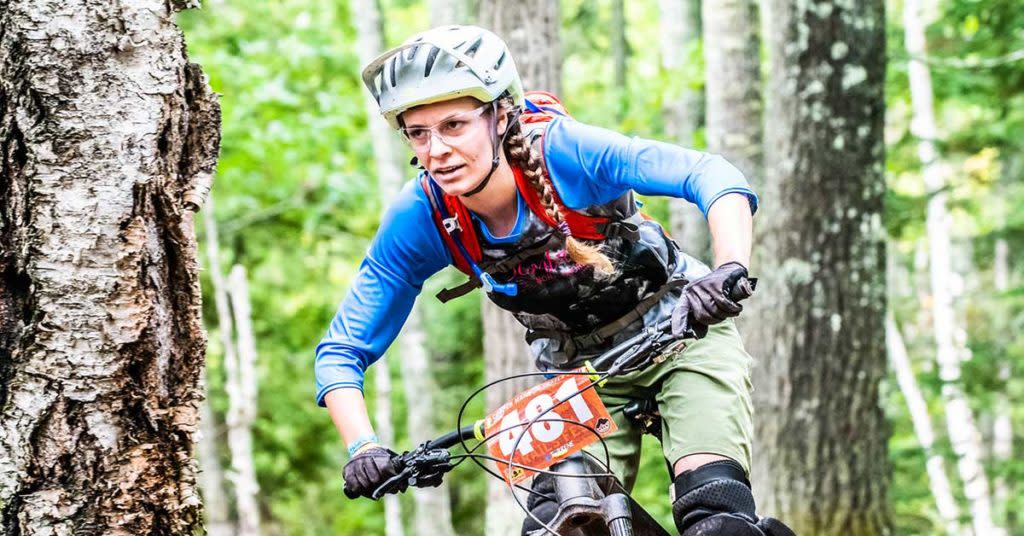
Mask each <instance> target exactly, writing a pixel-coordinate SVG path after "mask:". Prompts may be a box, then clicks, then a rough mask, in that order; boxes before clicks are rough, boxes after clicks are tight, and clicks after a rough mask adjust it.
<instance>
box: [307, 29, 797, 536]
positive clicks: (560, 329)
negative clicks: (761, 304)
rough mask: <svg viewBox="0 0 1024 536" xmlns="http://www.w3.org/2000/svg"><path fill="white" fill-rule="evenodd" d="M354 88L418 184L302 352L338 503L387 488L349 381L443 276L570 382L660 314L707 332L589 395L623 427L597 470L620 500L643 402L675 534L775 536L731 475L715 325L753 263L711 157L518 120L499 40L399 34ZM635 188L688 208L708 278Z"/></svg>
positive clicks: (462, 33)
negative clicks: (359, 88)
mask: <svg viewBox="0 0 1024 536" xmlns="http://www.w3.org/2000/svg"><path fill="white" fill-rule="evenodd" d="M363 80H364V82H365V83H366V85H367V87H368V89H369V90H370V92H371V93H372V94H373V96H374V98H375V99H376V101H377V103H378V105H379V106H380V111H381V113H382V115H383V116H384V118H385V119H386V120H387V121H388V122H389V123H390V124H391V125H392V127H394V128H396V129H398V130H400V131H401V133H402V135H403V137H404V138H405V139H406V141H407V142H408V143H409V145H410V147H411V148H412V150H413V151H414V152H415V160H414V162H415V161H418V163H419V165H420V166H421V167H422V168H423V170H424V171H423V173H421V174H420V177H419V178H418V180H415V181H411V182H410V183H409V184H407V185H406V187H405V188H404V189H403V191H402V192H401V194H400V195H399V196H398V197H397V198H396V199H395V200H394V202H393V204H392V205H391V207H390V208H389V210H388V211H387V213H386V215H385V216H384V218H383V220H382V222H381V226H380V229H379V231H378V233H377V236H376V238H375V239H374V241H373V243H372V244H371V246H370V248H369V251H368V253H367V255H366V258H365V259H364V261H363V263H362V265H361V267H360V270H359V273H358V276H357V277H356V280H355V281H354V283H353V285H352V287H351V288H350V289H349V291H348V294H347V295H346V297H345V299H344V300H343V301H342V303H341V306H340V307H339V310H338V312H337V314H336V316H335V318H334V320H333V321H332V323H331V325H330V328H329V330H328V332H327V335H326V336H325V337H324V339H323V340H322V341H321V343H320V345H319V346H318V347H317V358H316V379H317V402H318V403H319V404H320V405H325V406H326V407H327V408H328V410H329V412H330V415H331V418H332V419H333V421H334V423H335V425H336V427H337V429H338V431H339V433H340V434H341V436H342V437H343V439H344V440H345V442H346V443H347V444H348V446H349V454H350V456H351V457H350V460H349V462H348V463H347V464H346V466H345V471H344V476H345V486H346V488H348V489H349V490H350V491H353V492H355V493H357V494H361V495H367V496H368V494H369V493H371V492H372V491H373V490H374V489H375V488H376V487H377V486H378V485H379V484H380V483H382V482H383V481H384V480H386V479H387V478H389V477H390V476H393V474H394V473H393V470H392V469H391V467H390V464H389V463H388V459H389V456H390V454H389V451H388V450H387V449H386V448H384V447H383V446H381V445H379V444H378V440H377V438H376V436H375V435H374V434H373V429H372V427H371V425H370V419H369V416H368V414H367V410H366V405H365V402H364V399H363V396H362V380H363V372H364V371H365V369H366V367H368V366H369V365H370V364H371V363H373V362H374V361H376V360H377V359H378V358H379V357H380V356H381V355H382V354H383V353H384V350H385V349H386V348H387V347H388V346H389V345H390V343H391V342H392V341H393V340H394V338H395V336H396V334H397V333H398V331H399V329H400V328H401V325H402V323H404V321H405V318H406V317H407V315H408V312H409V310H410V309H411V307H412V305H413V301H414V300H415V297H416V295H417V294H418V293H419V291H420V289H421V288H422V284H423V282H424V281H425V280H426V279H427V278H428V277H430V276H431V275H432V274H434V273H436V272H437V271H439V270H441V269H442V268H444V267H445V266H447V265H449V264H452V263H455V264H457V265H459V266H460V267H461V268H462V269H464V270H465V271H467V272H470V273H474V274H476V275H477V276H478V277H477V279H476V280H475V281H476V283H477V284H479V285H480V286H483V287H484V289H485V291H487V292H488V297H489V298H491V299H492V300H493V301H494V302H495V303H496V304H497V305H498V306H500V307H502V308H504V309H507V310H509V311H511V312H512V313H513V314H514V315H515V317H516V318H517V319H518V320H519V321H520V322H521V323H522V324H523V325H525V326H526V327H527V328H528V334H529V336H528V340H529V341H530V342H531V349H532V350H533V353H534V357H535V359H536V361H537V364H538V365H539V366H540V367H541V368H543V369H553V368H567V367H572V366H574V365H576V364H578V363H579V362H581V360H582V359H585V358H586V357H587V356H591V355H594V354H596V353H600V352H601V351H602V350H603V349H606V348H608V347H609V345H611V344H613V343H614V342H616V341H618V340H621V339H622V338H624V337H628V336H630V335H633V334H635V333H636V332H637V331H639V330H640V329H641V328H643V327H644V326H648V325H651V324H653V323H656V322H658V321H660V320H663V319H665V318H669V317H673V320H674V321H673V330H674V331H676V332H677V334H682V333H684V332H687V331H688V330H690V329H695V328H697V327H698V325H697V324H695V323H699V324H700V325H703V326H711V327H710V329H709V330H707V335H706V336H705V337H704V338H703V339H701V340H699V341H696V342H693V343H692V344H690V345H688V346H687V347H686V348H685V349H682V350H676V351H673V352H672V355H669V356H665V357H666V358H667V359H666V360H665V361H664V362H662V363H661V364H659V365H657V366H654V367H650V368H649V369H647V370H644V371H641V372H638V373H633V374H630V375H626V376H623V377H619V378H617V379H615V380H613V381H611V382H609V384H608V385H607V386H606V387H604V388H602V390H601V396H602V398H603V399H604V401H605V403H606V405H607V406H608V407H609V410H611V411H612V414H613V415H615V418H616V421H617V424H618V426H619V431H618V432H616V433H615V434H614V435H613V436H612V437H610V438H608V445H609V448H610V449H611V454H612V469H613V470H614V471H615V473H616V474H617V475H618V476H619V478H620V479H621V480H622V482H623V483H624V484H625V485H626V486H627V488H631V487H632V485H633V483H634V481H635V477H636V469H637V464H638V462H639V458H638V456H639V450H640V430H639V429H638V428H637V427H636V425H634V424H631V423H629V422H626V421H625V420H624V419H622V415H621V408H622V405H623V404H624V403H625V402H627V401H628V397H629V395H631V394H632V393H635V392H636V391H637V390H643V389H646V390H652V389H654V390H656V391H657V392H658V402H659V408H660V411H661V414H662V416H663V420H664V434H663V447H664V454H665V457H666V459H667V460H669V461H670V463H671V467H672V469H673V473H674V475H675V483H674V491H675V493H674V495H675V498H674V502H673V514H674V518H675V520H676V524H677V527H678V528H679V531H680V533H681V534H686V535H691V534H709V535H710V534H730V535H737V534H739V535H744V534H750V535H763V534H772V533H773V532H772V530H773V529H771V528H770V527H771V526H774V527H776V528H775V529H774V530H775V531H776V532H774V534H789V532H788V529H787V532H782V531H781V530H782V529H781V528H779V525H781V524H778V522H777V521H774V520H771V521H767V522H766V520H764V519H762V520H760V521H759V520H758V519H757V517H756V516H755V515H754V503H753V496H752V494H751V491H750V487H749V484H748V482H747V479H746V475H747V472H748V471H749V468H750V444H751V435H752V424H751V413H752V407H751V401H750V382H749V368H750V357H749V356H748V355H747V353H746V352H745V351H744V350H743V346H742V342H741V340H740V337H739V335H738V333H737V332H736V328H735V327H734V325H733V323H732V322H731V321H727V320H728V319H729V318H730V317H733V316H736V315H737V314H739V312H740V311H741V309H742V307H741V306H740V305H739V304H737V303H735V302H734V301H732V300H730V299H729V298H728V297H727V294H726V293H727V289H728V288H731V286H732V285H733V283H735V282H736V281H737V280H739V279H741V278H743V277H746V275H747V270H746V268H745V266H746V265H747V264H748V263H749V258H750V249H751V219H752V214H753V212H754V210H755V208H756V204H757V198H756V196H755V195H754V193H753V192H752V191H751V190H750V187H749V186H748V184H747V181H746V180H745V179H744V177H743V175H742V174H741V173H740V172H739V171H738V170H736V168H734V167H733V166H731V165H730V164H728V163H727V162H725V161H724V160H722V159H721V158H719V157H716V156H712V155H708V154H705V153H700V152H697V151H691V150H686V149H682V148H679V147H676V146H672V145H668V144H663V143H659V142H654V141H648V140H642V139H635V138H634V139H630V138H626V137H624V136H621V135H619V134H616V133H613V132H610V131H607V130H603V129H599V128H595V127H591V126H587V125H583V124H580V123H577V122H575V121H572V120H571V119H569V118H557V119H554V120H552V121H550V122H546V123H527V122H526V121H523V120H520V114H521V113H522V111H523V108H524V106H528V107H531V108H533V109H535V108H534V107H533V105H532V104H531V103H529V102H526V101H525V100H524V96H523V89H522V83H521V82H520V79H519V75H518V73H517V71H516V67H515V64H514V62H513V60H512V57H511V55H510V53H509V51H508V48H507V47H506V45H505V43H504V42H503V41H502V40H501V39H500V38H498V37H497V36H496V35H494V34H493V33H491V32H488V31H486V30H483V29H481V28H477V27H471V26H451V27H442V28H435V29H433V30H430V31H427V32H424V33H422V34H419V35H416V36H413V37H412V38H410V39H409V40H408V41H407V42H406V43H405V44H403V45H402V46H400V47H398V48H396V49H394V50H391V51H389V52H387V53H385V54H383V55H382V56H381V57H379V58H378V59H377V60H375V61H374V62H372V63H371V64H370V65H369V66H367V68H366V69H365V70H364V72H363ZM633 191H636V192H638V193H641V194H645V195H669V196H674V197H681V198H684V199H688V200H690V201H692V202H694V203H696V204H697V205H698V206H699V207H700V208H701V210H703V211H704V213H705V214H706V215H707V218H708V223H709V227H710V231H711V236H712V241H713V249H714V261H715V266H716V267H717V268H716V269H714V270H710V269H709V268H708V267H707V266H705V265H704V264H702V263H701V262H699V261H697V260H696V259H694V258H692V257H690V256H688V255H686V254H685V253H683V252H681V251H679V250H678V247H677V246H676V245H675V244H674V243H673V242H672V241H671V240H670V239H669V238H668V237H667V236H666V235H665V233H664V232H663V231H662V229H661V227H660V226H659V225H658V224H657V223H656V222H653V221H649V220H645V219H643V218H641V217H639V215H638V214H637V209H636V203H635V202H634V200H633V193H632V192H633ZM449 212H454V213H455V215H454V216H452V215H451V214H449ZM460 213H461V214H462V217H461V218H460V217H459V214H460ZM435 223H441V224H443V225H440V226H435ZM588 238H589V239H592V240H584V239H588ZM596 238H599V240H594V239H596ZM466 242H470V244H469V245H470V247H469V248H467V247H466ZM476 246H479V247H478V248H477V247H476ZM470 250H473V251H470ZM684 281H689V282H690V283H689V285H687V286H685V289H684V288H683V283H682V282H684ZM456 294H457V293H456ZM449 297H450V296H449ZM690 319H692V321H691V320H690ZM695 331H696V329H695ZM542 480H543V479H542V478H538V481H542ZM534 485H535V486H540V485H543V484H542V483H541V482H535V483H534ZM534 506H535V511H538V512H542V511H544V510H545V508H547V509H549V510H550V509H551V508H552V505H545V504H536V502H535V503H534ZM773 521H774V525H773ZM528 528H530V527H524V531H525V530H527V529H528Z"/></svg>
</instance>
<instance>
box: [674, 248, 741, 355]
mask: <svg viewBox="0 0 1024 536" xmlns="http://www.w3.org/2000/svg"><path fill="white" fill-rule="evenodd" d="M746 278H747V269H746V267H744V266H743V265H742V264H740V263H738V262H727V263H725V264H723V265H721V266H719V267H718V268H716V269H715V271H713V272H711V273H710V274H708V275H706V276H704V277H701V278H700V279H697V280H696V281H694V282H693V283H690V284H689V285H687V287H686V290H685V291H684V292H683V296H682V298H680V299H679V302H678V303H677V304H676V308H675V310H673V311H672V334H673V335H675V336H676V337H685V336H686V335H687V332H688V331H690V330H692V331H693V333H694V335H695V336H696V337H697V338H698V339H699V338H702V337H704V335H707V332H708V326H710V325H713V324H717V323H719V322H721V321H723V320H725V319H726V318H731V317H734V316H736V315H738V314H740V311H742V310H743V306H742V305H740V304H739V303H736V302H737V301H739V300H741V299H745V298H747V297H749V296H750V295H751V294H752V293H753V292H754V287H753V285H752V284H746V285H744V284H741V285H740V286H739V287H738V288H736V289H735V290H734V289H733V287H736V284H737V282H741V281H746V280H747V279H746ZM730 294H731V296H730ZM733 298H737V299H736V300H734V299H733Z"/></svg>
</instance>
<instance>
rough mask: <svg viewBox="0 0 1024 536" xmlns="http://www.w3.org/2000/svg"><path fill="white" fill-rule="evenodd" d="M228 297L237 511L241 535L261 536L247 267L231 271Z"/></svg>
mask: <svg viewBox="0 0 1024 536" xmlns="http://www.w3.org/2000/svg"><path fill="white" fill-rule="evenodd" d="M228 297H229V298H230V299H231V311H232V313H233V314H234V318H233V320H234V324H235V333H236V336H237V338H236V345H235V349H236V350H237V353H236V354H235V355H236V357H237V358H238V360H237V361H236V362H234V363H229V362H227V361H225V363H224V371H225V372H226V373H227V392H228V417H227V425H228V449H229V450H230V451H231V473H230V474H229V475H228V478H229V479H230V480H231V482H232V483H233V484H234V486H235V507H236V509H237V510H238V536H259V534H260V507H259V502H258V499H257V498H258V497H259V493H260V486H259V482H258V481H257V480H256V467H255V465H254V464H253V459H252V426H253V423H254V422H256V408H257V403H258V401H257V398H256V392H257V382H256V337H255V336H254V335H253V331H252V307H251V306H250V304H249V282H248V279H247V278H246V275H245V268H243V267H242V266H241V265H239V264H236V265H235V266H234V267H232V268H231V273H230V274H228Z"/></svg>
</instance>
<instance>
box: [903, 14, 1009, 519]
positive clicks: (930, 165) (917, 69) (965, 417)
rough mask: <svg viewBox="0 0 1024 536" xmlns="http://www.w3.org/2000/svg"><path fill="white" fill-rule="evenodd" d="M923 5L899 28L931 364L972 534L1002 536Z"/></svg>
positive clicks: (906, 16) (904, 17)
mask: <svg viewBox="0 0 1024 536" xmlns="http://www.w3.org/2000/svg"><path fill="white" fill-rule="evenodd" d="M924 7H925V6H924V5H923V3H922V2H921V1H920V0H905V3H904V12H903V13H904V16H903V24H904V31H905V40H906V47H907V53H908V55H909V56H910V65H909V68H908V77H909V81H910V100H911V107H912V116H911V117H912V119H911V123H910V124H911V127H910V130H911V133H912V134H913V135H914V136H915V137H916V138H917V139H918V143H917V154H918V158H920V160H921V166H922V169H921V174H922V176H923V178H924V183H925V188H926V189H927V193H928V195H929V199H928V209H927V215H926V217H925V225H926V228H927V236H928V267H929V273H930V278H929V280H930V283H931V284H930V285H929V288H930V290H931V292H930V298H931V300H930V301H931V313H932V325H931V331H932V333H933V335H934V338H935V361H936V363H937V365H938V366H939V378H940V379H941V380H942V399H943V402H944V403H945V407H944V410H945V414H946V429H947V431H948V433H949V439H950V441H951V442H952V444H953V452H954V453H955V454H956V456H957V464H956V465H957V469H958V470H959V472H960V479H961V480H962V481H963V485H964V494H965V495H966V496H967V499H968V501H969V503H970V510H971V522H972V526H973V527H974V532H975V534H978V535H981V534H992V535H993V536H996V535H999V534H1002V533H1003V531H1002V529H999V528H997V527H996V526H995V525H994V524H993V518H992V501H991V498H990V496H989V484H988V477H987V476H986V475H985V470H984V467H982V465H981V459H982V456H983V454H982V440H981V432H980V430H979V428H978V425H977V422H976V420H975V417H974V412H973V410H972V409H971V407H970V405H969V404H968V401H967V395H966V393H965V391H964V387H963V383H962V382H963V378H962V376H961V370H960V362H961V360H963V359H964V353H965V351H966V348H965V347H960V345H959V344H958V343H957V340H956V338H955V335H956V333H957V332H958V331H959V330H960V329H961V328H960V327H959V326H957V320H956V317H955V314H954V308H953V292H952V281H951V278H952V277H953V276H954V273H953V267H952V257H953V252H952V250H951V247H950V226H951V223H952V222H951V219H950V215H949V211H948V208H947V205H946V204H947V201H948V195H949V194H948V192H947V191H946V187H947V181H946V176H945V172H944V170H943V164H942V162H941V157H940V155H939V152H938V150H937V148H936V146H935V140H937V139H938V137H939V131H938V128H937V126H936V122H935V110H934V104H933V101H934V94H933V92H932V79H931V72H930V70H929V69H928V66H927V65H925V63H924V61H923V60H922V59H921V56H923V55H924V54H925V53H926V49H927V46H926V42H925V33H924V28H925V20H926V19H925V14H924V13H923V11H924Z"/></svg>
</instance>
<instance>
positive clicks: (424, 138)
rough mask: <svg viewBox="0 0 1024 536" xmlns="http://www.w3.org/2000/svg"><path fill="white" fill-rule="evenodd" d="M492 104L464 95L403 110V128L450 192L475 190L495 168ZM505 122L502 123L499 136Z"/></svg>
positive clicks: (421, 159) (420, 157) (425, 163)
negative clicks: (492, 139) (492, 168)
mask: <svg viewBox="0 0 1024 536" xmlns="http://www.w3.org/2000/svg"><path fill="white" fill-rule="evenodd" d="M490 108H491V105H490V104H489V103H488V104H484V105H481V103H480V101H478V100H476V99H474V98H472V97H462V98H459V99H455V100H450V101H444V102H436V103H432V104H424V105H422V106H417V107H415V108H411V109H409V110H407V111H406V112H405V113H403V114H402V121H403V123H404V127H403V129H402V130H403V133H404V135H405V138H406V140H407V141H408V142H409V145H410V147H412V149H413V151H415V152H416V158H417V159H418V160H419V162H420V164H421V165H422V166H423V167H424V168H426V169H427V171H429V172H430V175H431V176H432V177H433V178H434V180H435V181H436V182H437V184H438V186H440V187H441V189H442V190H444V191H445V193H447V194H448V195H462V194H465V193H466V192H469V191H472V190H473V188H475V187H476V186H477V185H478V184H480V181H482V180H483V178H484V177H485V176H486V175H487V173H489V172H490V171H491V158H492V157H493V155H492V149H491V134H490V132H489V130H490V122H491V110H490ZM502 115H503V114H502ZM505 122H506V121H505V119H504V118H502V119H501V120H500V121H499V123H498V134H499V136H500V135H501V133H502V132H503V131H504V128H505Z"/></svg>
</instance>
